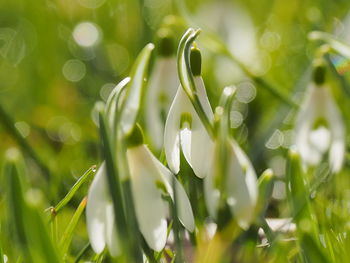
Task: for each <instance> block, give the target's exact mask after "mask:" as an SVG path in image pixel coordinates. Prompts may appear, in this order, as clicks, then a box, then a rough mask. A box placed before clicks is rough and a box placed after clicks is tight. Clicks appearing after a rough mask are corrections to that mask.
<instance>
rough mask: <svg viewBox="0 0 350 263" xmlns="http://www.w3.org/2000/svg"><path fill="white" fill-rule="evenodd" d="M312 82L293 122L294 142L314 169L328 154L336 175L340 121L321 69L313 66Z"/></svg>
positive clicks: (341, 137) (341, 142) (339, 164)
mask: <svg viewBox="0 0 350 263" xmlns="http://www.w3.org/2000/svg"><path fill="white" fill-rule="evenodd" d="M313 78H314V79H313V83H311V84H310V85H309V87H308V90H307V95H306V97H305V99H304V102H303V103H302V105H301V108H300V111H299V113H298V115H297V118H296V123H295V138H294V142H295V145H296V148H297V150H298V151H299V153H300V155H301V158H302V160H303V162H304V164H305V165H306V166H316V165H317V164H319V163H320V162H321V161H322V159H323V158H324V157H325V154H328V161H329V165H330V168H331V170H332V172H338V171H339V170H340V169H341V167H342V164H343V161H344V154H345V127H344V123H343V119H342V117H341V114H340V111H339V109H338V107H337V105H336V102H335V101H334V99H333V96H332V94H331V92H330V89H329V87H328V86H327V84H326V83H325V67H324V65H322V64H321V65H316V66H315V69H314V76H313Z"/></svg>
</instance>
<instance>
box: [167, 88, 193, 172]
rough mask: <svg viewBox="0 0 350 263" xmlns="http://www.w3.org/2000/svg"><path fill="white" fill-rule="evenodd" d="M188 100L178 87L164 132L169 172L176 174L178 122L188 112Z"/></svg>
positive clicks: (178, 164) (178, 168)
mask: <svg viewBox="0 0 350 263" xmlns="http://www.w3.org/2000/svg"><path fill="white" fill-rule="evenodd" d="M188 109H189V100H188V98H187V97H186V94H185V92H184V91H183V90H182V87H181V86H179V87H178V90H177V92H176V95H175V98H174V101H173V103H172V104H171V107H170V110H169V114H168V117H167V120H166V122H165V130H164V149H165V156H166V159H167V162H168V165H169V168H170V169H171V171H172V172H173V173H175V174H177V173H178V172H179V170H180V145H179V143H180V138H179V137H180V121H181V115H182V113H183V112H188Z"/></svg>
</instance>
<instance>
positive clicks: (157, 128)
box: [146, 57, 179, 150]
mask: <svg viewBox="0 0 350 263" xmlns="http://www.w3.org/2000/svg"><path fill="white" fill-rule="evenodd" d="M178 85H179V81H178V78H177V71H176V59H175V58H174V57H171V58H159V59H158V60H157V61H156V62H155V66H154V70H153V72H152V75H151V77H150V81H149V87H148V93H147V100H146V124H147V128H148V131H149V132H150V135H151V139H152V141H153V143H154V144H155V147H156V148H157V149H158V150H159V149H160V148H161V147H162V145H163V137H164V128H163V127H164V125H163V123H164V121H165V120H163V119H162V114H165V115H167V114H168V111H169V109H170V106H171V102H172V100H173V98H174V97H175V93H176V90H177V87H178Z"/></svg>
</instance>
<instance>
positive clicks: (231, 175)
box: [204, 139, 258, 229]
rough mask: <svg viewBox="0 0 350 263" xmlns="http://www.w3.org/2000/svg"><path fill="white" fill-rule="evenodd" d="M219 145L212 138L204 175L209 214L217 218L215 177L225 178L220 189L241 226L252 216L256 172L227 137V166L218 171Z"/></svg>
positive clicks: (249, 222)
mask: <svg viewBox="0 0 350 263" xmlns="http://www.w3.org/2000/svg"><path fill="white" fill-rule="evenodd" d="M219 151H220V147H219V145H218V143H217V142H216V143H215V145H214V151H213V155H212V161H211V164H212V165H211V169H210V173H209V175H208V176H207V177H206V178H204V193H205V202H206V205H207V209H208V212H209V214H210V216H211V217H213V218H215V219H216V218H217V213H218V210H219V207H218V206H219V199H220V194H221V192H220V191H219V189H218V186H217V185H216V184H215V182H216V181H217V177H218V176H221V177H222V178H224V179H225V181H224V182H223V185H224V189H223V190H224V191H225V193H226V195H227V197H226V200H225V201H226V203H227V205H228V207H229V209H230V211H231V213H232V214H233V216H234V217H235V218H236V220H237V223H238V224H239V226H240V227H242V228H243V229H247V228H248V227H249V225H250V224H251V223H252V220H253V219H254V212H255V207H256V202H257V196H258V185H257V176H256V173H255V170H254V168H253V166H252V164H251V162H250V160H249V159H248V157H247V156H246V154H245V153H244V152H243V150H242V149H241V148H240V147H239V145H238V144H237V143H236V142H235V141H234V140H233V139H229V141H228V145H227V147H226V153H225V155H226V158H227V167H226V168H225V171H226V172H225V174H220V173H218V169H220V168H219V166H220V165H221V164H222V161H221V160H219V158H220V153H219Z"/></svg>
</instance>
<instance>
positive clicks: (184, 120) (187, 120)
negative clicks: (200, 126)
mask: <svg viewBox="0 0 350 263" xmlns="http://www.w3.org/2000/svg"><path fill="white" fill-rule="evenodd" d="M186 127H187V128H189V129H191V128H192V115H191V114H190V113H188V112H185V113H182V114H181V119H180V129H184V128H186Z"/></svg>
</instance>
